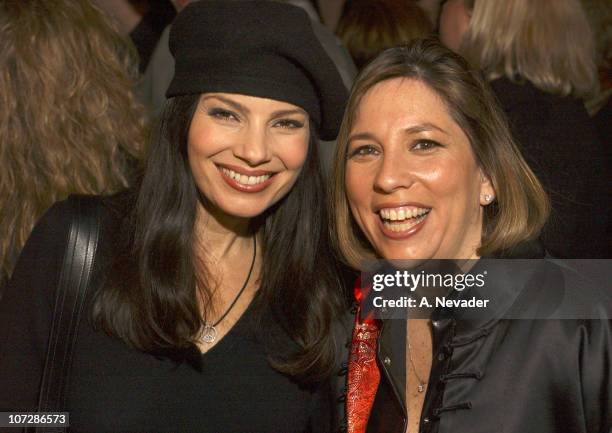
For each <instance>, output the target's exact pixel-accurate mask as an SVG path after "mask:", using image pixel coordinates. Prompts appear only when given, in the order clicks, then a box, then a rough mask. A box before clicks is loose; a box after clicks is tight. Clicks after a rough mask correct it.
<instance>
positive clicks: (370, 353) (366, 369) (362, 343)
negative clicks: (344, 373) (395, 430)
mask: <svg viewBox="0 0 612 433" xmlns="http://www.w3.org/2000/svg"><path fill="white" fill-rule="evenodd" d="M369 291H370V288H369V287H367V288H363V289H362V288H361V279H358V280H357V282H356V283H355V300H356V301H357V314H356V315H355V326H354V328H353V340H352V344H351V354H350V358H349V370H348V393H347V399H346V405H347V408H346V409H347V422H348V433H365V431H366V428H367V425H368V418H369V416H370V411H371V410H372V405H373V404H374V397H375V396H376V390H377V389H378V384H379V383H380V371H379V369H378V366H377V365H376V348H377V343H378V334H379V322H378V320H376V319H374V318H373V317H372V316H373V315H372V314H368V316H367V317H364V318H362V319H361V320H360V316H361V301H362V300H363V299H364V298H365V297H366V296H367V294H368V292H369Z"/></svg>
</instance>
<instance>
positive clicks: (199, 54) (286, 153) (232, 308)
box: [0, 1, 346, 433]
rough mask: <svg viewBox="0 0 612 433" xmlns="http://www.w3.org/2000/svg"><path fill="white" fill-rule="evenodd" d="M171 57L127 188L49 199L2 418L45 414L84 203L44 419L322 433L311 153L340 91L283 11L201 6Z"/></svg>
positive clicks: (327, 273) (328, 307)
mask: <svg viewBox="0 0 612 433" xmlns="http://www.w3.org/2000/svg"><path fill="white" fill-rule="evenodd" d="M170 47H171V51H172V53H173V55H174V57H175V59H176V72H175V76H174V79H173V81H172V83H171V85H170V87H169V89H168V92H167V96H168V97H169V100H168V102H167V105H166V108H165V111H164V114H163V117H162V120H161V124H160V128H159V131H158V133H157V134H156V138H155V139H154V140H153V142H152V144H151V147H150V155H149V158H148V161H147V164H146V168H145V170H144V173H143V176H142V179H141V181H140V183H139V185H138V187H137V188H136V189H135V190H133V191H128V192H126V193H123V194H121V195H119V196H114V197H107V198H89V199H87V200H84V199H82V198H81V199H79V198H72V199H69V200H67V201H65V202H62V203H59V204H56V205H55V206H54V207H53V208H52V209H51V210H50V211H49V212H48V213H47V214H46V215H45V216H44V217H43V219H42V220H41V221H40V222H39V224H38V226H37V228H36V229H35V230H34V232H33V234H32V237H31V238H30V240H29V242H28V244H27V245H26V247H25V249H24V251H23V254H22V256H21V258H20V260H19V263H18V265H17V267H16V270H15V272H14V274H13V277H12V280H11V281H10V283H9V285H8V288H7V290H6V293H5V295H4V297H3V299H2V302H1V303H0V389H2V392H1V393H0V411H24V410H36V409H37V407H40V406H37V404H38V403H37V402H38V399H39V393H40V388H41V385H40V384H41V381H42V382H43V383H46V380H47V377H46V375H47V370H45V373H44V374H45V377H44V378H43V370H44V369H45V359H47V361H46V362H47V365H50V362H51V361H50V357H49V356H46V354H47V351H48V350H49V353H51V349H48V347H50V343H49V341H54V342H55V341H56V340H54V339H53V338H55V337H54V336H55V334H54V333H53V331H52V330H51V329H52V326H56V323H58V320H59V318H58V315H59V313H58V311H60V310H58V306H57V305H58V303H56V301H55V294H56V293H62V292H61V291H59V289H58V287H64V284H65V282H66V280H68V281H72V280H70V276H68V277H67V275H68V274H66V272H68V271H66V269H67V267H66V266H67V265H66V259H64V257H65V255H66V257H68V256H70V254H71V253H70V251H77V252H78V248H79V246H78V245H79V243H78V241H77V242H76V244H77V247H70V246H69V245H72V244H69V239H73V237H72V236H73V231H72V229H71V228H70V227H71V221H73V219H74V218H75V216H76V215H79V211H78V210H77V209H78V206H81V207H82V206H84V204H83V203H87V206H90V207H91V206H93V208H94V209H95V210H96V212H98V215H99V223H100V224H99V227H98V229H99V235H98V236H97V239H98V241H97V244H96V245H95V249H94V250H95V255H94V256H93V267H92V268H91V274H90V278H89V280H88V281H89V284H86V286H87V291H86V295H85V297H84V301H83V304H82V305H83V308H82V309H79V312H80V320H77V321H76V324H75V323H72V324H71V325H70V327H69V328H67V333H68V334H69V335H70V336H71V344H72V346H71V347H72V351H71V355H70V356H67V357H66V356H63V355H60V356H59V358H58V359H55V360H54V362H55V364H53V365H56V364H57V363H58V362H63V363H64V364H66V365H68V367H69V373H70V374H69V375H64V376H62V377H61V378H60V382H61V384H62V389H63V394H62V396H61V397H60V398H58V399H57V401H60V402H61V404H60V405H59V407H54V408H53V409H54V410H62V411H67V412H69V414H70V427H71V431H88V432H91V431H104V432H110V431H146V432H157V431H181V432H188V431H202V432H216V433H218V432H246V431H248V432H300V431H326V430H327V429H328V428H329V425H330V421H331V417H332V416H333V414H332V413H331V410H330V407H331V406H332V405H331V404H329V401H328V399H327V398H328V394H327V393H326V392H325V388H326V387H325V386H324V385H322V384H324V383H326V382H325V378H326V376H327V375H328V374H329V372H330V371H331V368H332V366H333V363H334V359H335V356H334V352H335V349H334V348H335V344H334V340H333V338H332V337H331V335H332V332H331V330H332V320H333V318H334V317H337V316H338V314H339V312H340V311H341V310H342V308H343V302H342V299H341V295H340V291H339V290H338V283H337V281H336V279H335V278H336V277H335V272H334V269H332V264H331V263H332V262H331V260H330V257H329V256H328V255H329V252H328V251H329V250H328V248H327V244H326V240H325V239H326V238H325V230H326V228H327V224H326V222H325V214H324V208H323V206H320V204H321V203H325V200H324V197H323V192H324V185H323V183H322V179H321V173H320V171H319V170H320V169H319V164H318V162H317V154H316V150H317V147H316V146H315V145H313V144H314V140H316V138H317V137H320V138H322V139H333V138H335V136H336V133H337V130H338V127H339V124H340V121H341V117H342V110H343V108H344V104H345V99H346V94H345V93H346V92H345V87H344V85H343V84H342V80H341V78H340V76H339V74H338V72H337V71H336V69H335V67H334V66H333V63H332V61H331V60H330V59H329V58H328V57H327V55H326V54H325V51H324V50H323V48H322V47H321V45H320V44H319V42H318V41H317V39H316V37H315V35H314V34H313V32H312V29H311V28H310V23H309V20H308V17H307V15H306V14H305V13H304V12H303V11H302V10H300V9H299V8H296V7H293V6H290V5H285V4H278V3H272V2H263V1H245V2H226V1H202V2H196V3H193V4H191V5H190V6H188V7H187V8H186V9H184V10H183V11H182V12H181V14H179V16H178V17H177V19H176V21H175V23H174V25H173V28H172V33H171V36H170ZM77 203H78V206H77ZM92 238H95V236H93V237H92ZM77 239H78V238H77ZM70 248H73V249H72V250H71V249H70ZM77 255H78V254H77ZM70 258H72V259H74V256H70ZM77 258H78V257H77ZM70 269H72V268H70ZM76 278H77V280H78V275H77V277H76ZM54 308H55V313H54ZM73 310H77V309H76V308H75V309H73ZM62 311H64V310H62ZM72 313H73V311H70V312H69V314H72ZM52 324H53V325H52ZM50 334H51V337H50ZM59 340H60V341H62V337H61V336H60V337H59ZM66 371H68V370H66ZM47 391H48V390H47ZM55 392H58V391H57V389H52V390H51V393H55ZM46 396H47V394H45V395H44V396H42V397H41V399H44V398H46Z"/></svg>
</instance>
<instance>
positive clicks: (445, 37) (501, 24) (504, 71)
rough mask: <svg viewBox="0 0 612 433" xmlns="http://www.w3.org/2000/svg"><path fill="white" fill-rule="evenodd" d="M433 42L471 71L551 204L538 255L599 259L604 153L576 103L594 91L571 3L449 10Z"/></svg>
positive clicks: (525, 1)
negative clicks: (480, 77) (489, 92)
mask: <svg viewBox="0 0 612 433" xmlns="http://www.w3.org/2000/svg"><path fill="white" fill-rule="evenodd" d="M439 30H440V39H441V40H442V42H443V43H445V44H446V45H447V46H448V47H449V48H451V49H453V50H455V51H457V52H459V53H461V54H462V55H463V56H465V57H466V58H467V59H468V60H469V61H470V62H471V63H472V64H473V65H474V66H476V67H479V68H480V69H481V70H482V71H483V72H484V73H485V75H486V77H487V78H488V79H489V81H490V84H491V86H492V88H493V90H494V92H495V94H496V96H497V98H498V99H499V101H500V103H501V105H502V107H503V109H504V111H505V112H506V114H507V116H508V119H509V122H510V127H511V130H512V133H513V134H514V136H515V137H516V139H517V141H518V143H519V145H520V148H521V151H522V153H523V155H524V157H525V159H526V160H527V162H528V164H529V165H530V167H531V168H532V170H533V171H534V172H535V174H536V176H537V177H538V178H539V179H540V180H541V181H542V183H543V185H544V188H545V190H546V192H547V193H548V195H549V197H550V199H551V203H552V214H551V217H550V219H549V221H548V223H547V225H546V226H545V227H544V230H543V234H542V239H543V242H544V246H545V247H546V249H547V250H548V251H549V252H550V253H551V254H552V255H554V256H557V257H562V258H594V257H605V256H606V255H607V254H609V252H607V247H608V246H607V245H606V244H607V242H606V236H605V232H606V225H607V219H608V218H609V206H610V205H609V200H608V197H609V194H608V189H609V187H608V185H606V182H605V173H604V171H605V170H604V165H605V162H604V159H605V156H604V151H603V148H602V144H601V141H600V140H599V137H598V135H597V131H596V129H595V126H594V124H593V122H592V120H591V119H590V118H589V116H588V114H587V111H586V109H585V107H584V100H585V99H586V98H588V97H589V96H591V95H592V94H593V93H594V92H595V91H596V89H597V71H596V66H595V50H594V41H593V36H592V33H591V28H590V26H589V23H588V21H587V19H586V17H585V14H584V11H583V10H582V8H581V5H580V3H579V1H578V0H539V1H537V2H533V1H529V0H508V1H483V0H475V1H474V0H448V1H447V2H446V3H445V4H444V6H443V10H442V13H441V16H440V29H439Z"/></svg>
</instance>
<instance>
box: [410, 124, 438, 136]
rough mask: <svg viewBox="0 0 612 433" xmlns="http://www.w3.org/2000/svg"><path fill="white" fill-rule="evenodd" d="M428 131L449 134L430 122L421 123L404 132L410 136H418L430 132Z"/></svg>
mask: <svg viewBox="0 0 612 433" xmlns="http://www.w3.org/2000/svg"><path fill="white" fill-rule="evenodd" d="M428 131H438V132H441V133H443V134H446V135H448V132H446V131H445V130H444V129H442V128H440V127H439V126H436V125H434V124H433V123H429V122H425V123H420V124H418V125H414V126H411V127H409V128H406V129H405V130H404V132H406V133H408V134H418V133H419V132H428Z"/></svg>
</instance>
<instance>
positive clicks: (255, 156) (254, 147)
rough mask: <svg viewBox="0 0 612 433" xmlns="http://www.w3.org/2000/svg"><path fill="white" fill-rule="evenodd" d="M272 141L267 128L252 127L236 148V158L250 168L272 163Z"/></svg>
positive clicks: (246, 130) (247, 130)
mask: <svg viewBox="0 0 612 433" xmlns="http://www.w3.org/2000/svg"><path fill="white" fill-rule="evenodd" d="M270 140H271V138H270V137H269V135H268V133H267V131H266V128H265V127H263V126H258V125H250V126H249V127H248V128H246V129H245V133H244V134H243V135H242V137H240V143H239V144H237V145H236V146H234V156H236V158H238V159H241V160H243V161H244V162H246V163H247V164H248V165H250V166H257V165H261V164H264V163H266V162H268V161H270Z"/></svg>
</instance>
